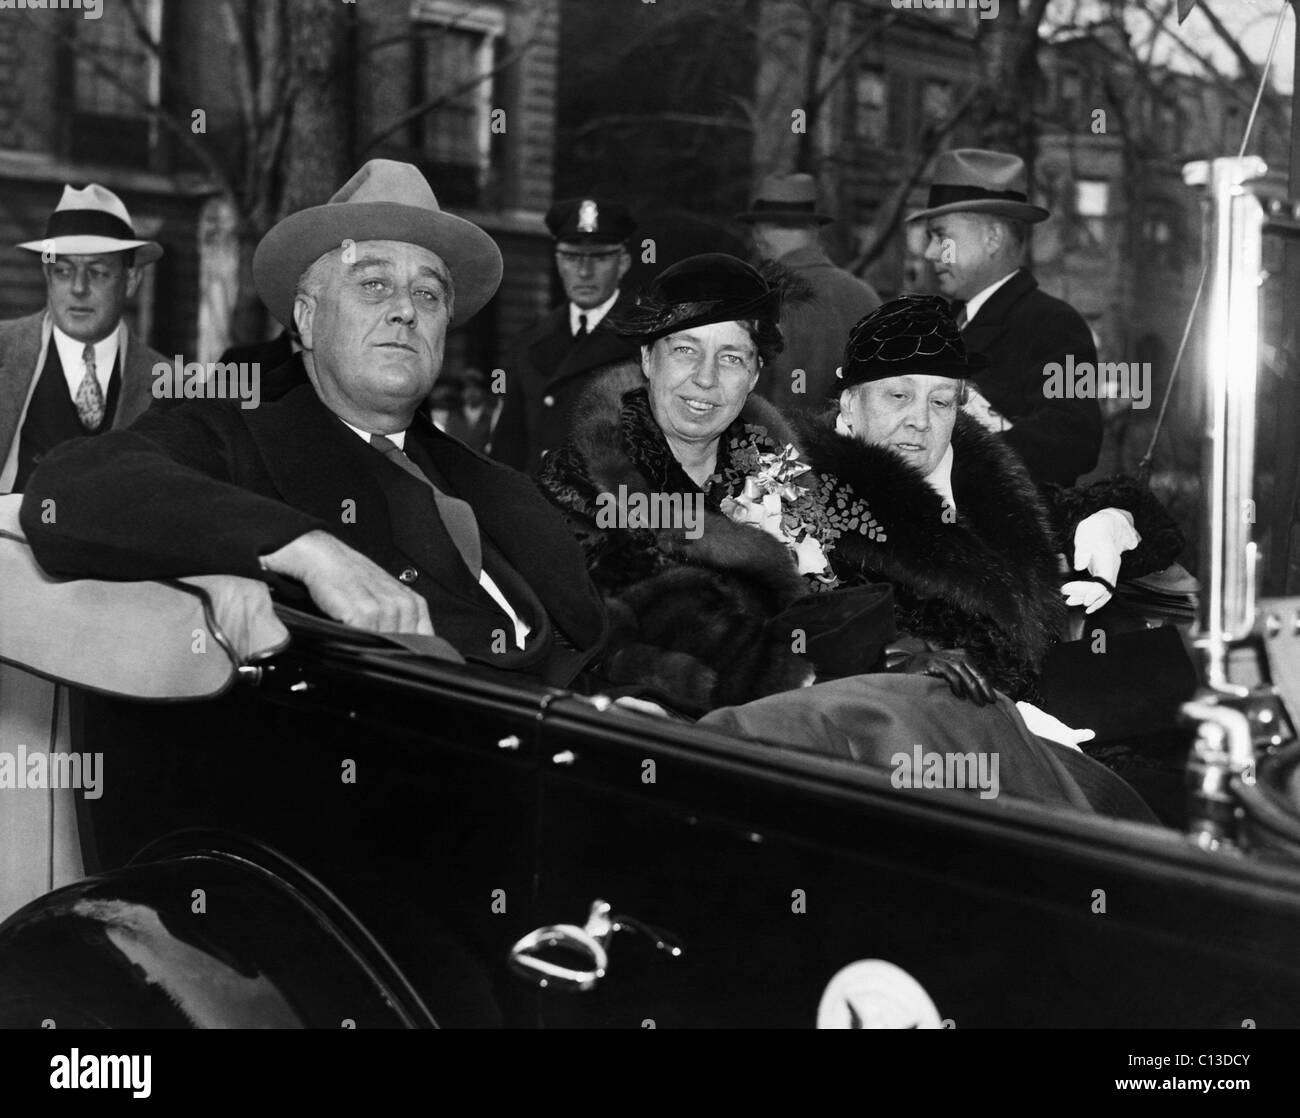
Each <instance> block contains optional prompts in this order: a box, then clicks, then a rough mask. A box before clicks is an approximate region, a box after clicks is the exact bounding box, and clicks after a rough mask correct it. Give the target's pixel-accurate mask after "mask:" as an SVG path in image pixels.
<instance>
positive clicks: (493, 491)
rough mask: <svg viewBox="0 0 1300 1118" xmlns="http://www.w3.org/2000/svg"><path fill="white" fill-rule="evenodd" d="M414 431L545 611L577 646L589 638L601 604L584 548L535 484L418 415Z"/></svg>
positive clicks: (593, 637)
mask: <svg viewBox="0 0 1300 1118" xmlns="http://www.w3.org/2000/svg"><path fill="white" fill-rule="evenodd" d="M412 437H416V438H419V439H420V446H421V448H422V449H423V450H424V451H425V453H427V454H428V455H429V457H430V458H431V459H432V461H433V464H434V466H435V468H436V469H437V470H438V471H439V472H440V473H441V474H442V476H443V477H445V478H446V479H447V482H448V485H449V487H450V489H451V491H452V492H453V493H454V494H455V495H456V496H458V497H460V498H461V499H462V500H465V501H468V502H469V503H470V505H471V507H472V508H473V509H474V515H475V516H476V517H477V518H478V524H479V531H480V532H482V533H483V535H485V536H486V537H487V538H488V539H489V540H491V542H492V543H493V544H494V545H495V546H496V548H497V550H499V551H500V552H501V554H502V555H503V556H504V557H505V559H506V560H507V561H508V562H509V563H510V564H511V566H513V567H514V568H515V570H516V571H518V572H519V573H520V575H521V576H522V577H523V578H524V579H526V580H527V582H528V584H529V586H531V587H532V588H533V590H534V591H535V592H536V594H537V596H538V598H539V599H540V600H541V602H542V604H543V605H544V606H545V607H546V611H547V612H548V613H549V614H550V615H551V616H552V617H553V618H555V619H556V620H557V621H558V622H559V623H560V626H561V628H563V629H564V630H565V631H566V633H567V634H568V636H569V637H570V638H571V639H572V640H573V641H574V642H575V643H576V644H578V645H579V646H580V647H588V646H590V645H594V644H595V643H596V642H597V641H598V640H599V639H600V636H601V633H602V630H603V628H604V611H603V610H602V608H601V605H600V599H599V596H598V595H597V594H596V591H595V588H594V587H593V586H592V584H591V580H590V579H589V578H588V577H587V568H586V563H585V561H584V560H583V556H582V549H581V548H580V547H579V546H578V544H577V541H576V540H575V539H574V538H573V537H572V536H571V535H570V533H569V531H568V529H567V528H566V527H565V524H564V521H563V519H562V518H561V516H560V515H559V513H558V512H557V511H556V510H555V509H554V508H552V507H551V505H550V504H549V503H548V502H547V501H546V498H545V497H543V496H542V495H541V493H540V492H539V491H538V489H537V488H536V486H535V485H534V483H533V482H532V481H531V480H529V478H527V477H526V476H525V475H524V474H521V473H519V472H518V471H516V470H512V469H510V468H509V467H506V466H502V465H500V464H499V463H497V462H493V461H492V460H491V459H489V458H485V457H484V456H482V455H480V454H477V453H475V452H474V451H472V450H470V449H468V448H467V447H465V446H463V445H462V444H460V443H458V442H457V441H456V440H455V439H452V438H449V437H447V436H446V435H444V434H443V433H442V432H441V431H438V430H437V429H436V428H435V427H434V426H433V424H432V423H429V422H428V421H427V420H426V419H425V418H424V417H423V416H417V417H416V421H415V423H414V424H413V425H412V427H411V430H410V432H408V434H407V438H412Z"/></svg>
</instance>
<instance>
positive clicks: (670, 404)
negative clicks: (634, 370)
mask: <svg viewBox="0 0 1300 1118" xmlns="http://www.w3.org/2000/svg"><path fill="white" fill-rule="evenodd" d="M641 368H642V370H643V371H644V372H645V375H646V379H647V380H648V381H649V382H650V410H651V412H652V413H653V414H654V417H655V422H656V423H658V424H659V427H660V429H661V430H662V431H663V433H664V435H665V436H666V437H667V438H668V441H669V443H670V444H671V443H674V442H686V443H709V442H712V441H713V440H715V439H716V438H717V437H718V436H719V435H721V434H722V432H723V431H725V430H726V429H727V427H728V425H729V424H730V423H731V421H732V420H733V419H735V418H736V416H738V415H739V414H740V410H741V408H743V407H744V406H745V400H746V399H748V397H749V394H750V392H751V391H753V388H754V385H755V384H757V383H758V369H759V361H758V350H757V349H756V348H755V346H754V341H753V339H752V338H751V337H750V336H749V331H748V330H747V329H746V328H745V326H744V325H743V324H742V323H740V322H713V323H709V324H708V325H705V326H692V327H691V328H690V329H687V330H682V331H680V332H679V333H676V334H669V335H668V336H667V337H663V338H659V339H658V340H657V341H655V342H654V344H653V345H649V346H642V347H641Z"/></svg>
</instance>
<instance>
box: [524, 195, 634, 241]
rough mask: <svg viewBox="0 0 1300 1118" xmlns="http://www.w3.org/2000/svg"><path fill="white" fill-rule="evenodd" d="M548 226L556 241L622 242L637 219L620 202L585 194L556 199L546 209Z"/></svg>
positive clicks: (630, 233)
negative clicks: (577, 196) (556, 200)
mask: <svg viewBox="0 0 1300 1118" xmlns="http://www.w3.org/2000/svg"><path fill="white" fill-rule="evenodd" d="M546 228H547V229H549V230H550V231H551V236H552V237H554V238H555V239H556V240H557V241H563V242H566V243H569V242H572V243H577V244H595V245H601V244H604V245H619V244H622V243H623V242H624V241H626V240H627V239H628V238H629V237H630V236H631V235H632V234H633V232H635V230H636V220H635V219H634V218H633V217H632V212H631V211H630V210H629V209H628V208H627V207H626V206H625V205H623V204H622V203H621V202H616V201H614V200H613V199H612V198H603V197H599V196H596V195H586V196H584V197H581V198H566V199H565V200H564V201H562V202H556V203H555V205H553V206H552V207H551V208H550V209H549V210H547V211H546Z"/></svg>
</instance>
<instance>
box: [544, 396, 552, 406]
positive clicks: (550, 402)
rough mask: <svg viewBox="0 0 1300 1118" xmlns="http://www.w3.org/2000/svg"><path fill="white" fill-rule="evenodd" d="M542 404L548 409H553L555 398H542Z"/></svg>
mask: <svg viewBox="0 0 1300 1118" xmlns="http://www.w3.org/2000/svg"><path fill="white" fill-rule="evenodd" d="M542 403H543V404H545V405H546V406H547V407H548V408H553V407H555V397H554V396H543V397H542Z"/></svg>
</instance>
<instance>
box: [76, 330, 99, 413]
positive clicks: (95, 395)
mask: <svg viewBox="0 0 1300 1118" xmlns="http://www.w3.org/2000/svg"><path fill="white" fill-rule="evenodd" d="M81 360H82V362H83V363H84V364H85V366H86V375H85V376H83V377H82V378H81V384H79V385H78V386H77V395H76V396H75V397H73V403H74V404H76V406H77V418H78V419H80V420H81V425H82V427H84V428H85V429H86V430H87V431H95V430H97V429H98V428H99V425H100V424H101V423H103V422H104V393H103V392H102V391H101V390H100V387H99V377H97V376H96V375H95V347H94V345H93V344H92V343H91V342H87V343H86V348H85V349H83V350H82V351H81Z"/></svg>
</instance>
